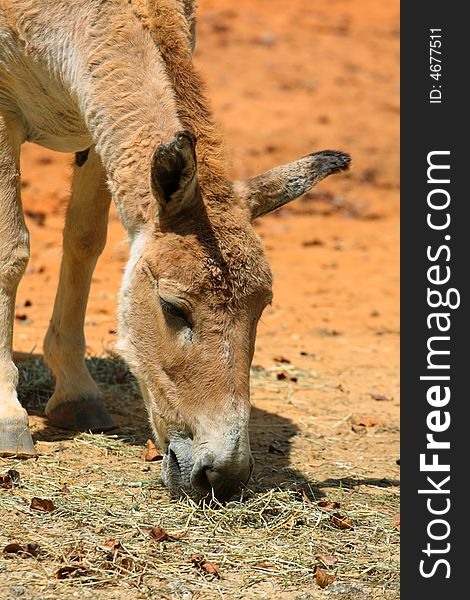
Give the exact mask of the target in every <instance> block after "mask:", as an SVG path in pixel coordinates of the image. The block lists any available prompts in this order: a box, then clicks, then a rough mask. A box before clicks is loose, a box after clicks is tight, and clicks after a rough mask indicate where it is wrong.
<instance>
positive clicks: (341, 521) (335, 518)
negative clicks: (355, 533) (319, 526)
mask: <svg viewBox="0 0 470 600" xmlns="http://www.w3.org/2000/svg"><path fill="white" fill-rule="evenodd" d="M330 523H331V524H332V525H334V526H335V527H338V529H351V527H352V526H353V522H352V520H351V519H350V518H349V517H343V516H342V515H340V514H339V513H334V514H333V515H331V517H330Z"/></svg>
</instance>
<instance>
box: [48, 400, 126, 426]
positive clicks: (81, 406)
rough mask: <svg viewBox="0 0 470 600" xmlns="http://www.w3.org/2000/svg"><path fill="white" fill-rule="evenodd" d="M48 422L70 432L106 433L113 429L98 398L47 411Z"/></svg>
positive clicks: (67, 403) (72, 402)
mask: <svg viewBox="0 0 470 600" xmlns="http://www.w3.org/2000/svg"><path fill="white" fill-rule="evenodd" d="M46 415H47V417H48V419H49V421H50V422H51V423H52V424H53V425H55V426H56V427H61V428H62V429H71V430H72V431H95V432H100V431H106V430H108V429H113V427H115V425H114V423H113V420H112V418H111V415H110V414H109V413H108V411H107V410H106V408H105V406H104V404H103V401H102V400H101V398H99V397H98V396H88V397H85V398H80V399H78V400H72V401H69V402H63V403H62V404H58V405H57V406H54V407H53V408H51V409H49V410H47V407H46Z"/></svg>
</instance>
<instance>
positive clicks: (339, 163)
mask: <svg viewBox="0 0 470 600" xmlns="http://www.w3.org/2000/svg"><path fill="white" fill-rule="evenodd" d="M310 156H311V157H312V158H315V163H316V164H315V167H316V168H318V166H320V168H321V169H322V171H325V172H327V173H328V174H329V175H330V174H332V173H338V172H339V171H347V170H348V169H349V166H350V164H351V156H350V155H349V154H348V153H347V152H340V151H339V150H321V151H320V152H314V153H313V154H311V155H310ZM318 163H319V164H318Z"/></svg>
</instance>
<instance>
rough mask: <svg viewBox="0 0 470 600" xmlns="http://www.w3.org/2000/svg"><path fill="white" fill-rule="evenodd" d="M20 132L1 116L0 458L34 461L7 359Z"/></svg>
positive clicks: (19, 214)
mask: <svg viewBox="0 0 470 600" xmlns="http://www.w3.org/2000/svg"><path fill="white" fill-rule="evenodd" d="M20 145H21V129H20V128H19V127H18V126H17V125H16V123H14V122H11V121H7V120H6V119H5V118H4V117H2V115H0V456H15V455H16V456H19V457H28V456H35V455H36V450H35V449H34V445H33V441H32V439H31V434H30V432H29V426H28V415H27V413H26V411H25V410H24V408H23V407H22V406H21V404H20V403H19V401H18V397H17V395H16V386H17V384H18V370H17V368H16V366H15V365H14V364H13V360H12V340H13V319H14V311H15V298H16V288H17V286H18V283H19V282H20V279H21V276H22V275H23V273H24V270H25V268H26V265H27V263H28V258H29V237H28V230H27V228H26V225H25V222H24V218H23V209H22V207H21V199H20V171H19V154H20Z"/></svg>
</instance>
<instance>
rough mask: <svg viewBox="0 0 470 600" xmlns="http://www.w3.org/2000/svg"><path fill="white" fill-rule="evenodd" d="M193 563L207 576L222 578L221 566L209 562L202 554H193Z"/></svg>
mask: <svg viewBox="0 0 470 600" xmlns="http://www.w3.org/2000/svg"><path fill="white" fill-rule="evenodd" d="M191 562H192V563H193V565H194V566H195V567H197V568H198V569H200V570H201V571H203V572H204V573H206V574H207V575H213V576H214V577H217V578H220V574H219V568H220V565H218V564H215V563H211V562H209V561H208V560H206V559H205V558H204V557H203V555H202V554H193V555H192V556H191Z"/></svg>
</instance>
